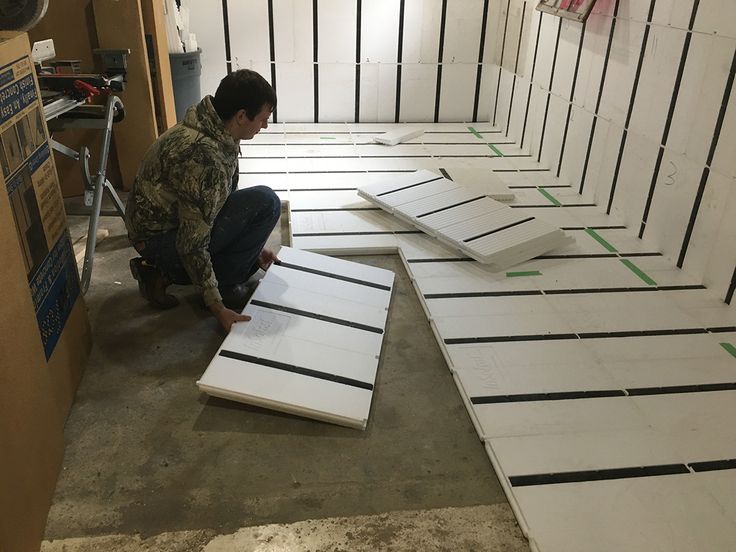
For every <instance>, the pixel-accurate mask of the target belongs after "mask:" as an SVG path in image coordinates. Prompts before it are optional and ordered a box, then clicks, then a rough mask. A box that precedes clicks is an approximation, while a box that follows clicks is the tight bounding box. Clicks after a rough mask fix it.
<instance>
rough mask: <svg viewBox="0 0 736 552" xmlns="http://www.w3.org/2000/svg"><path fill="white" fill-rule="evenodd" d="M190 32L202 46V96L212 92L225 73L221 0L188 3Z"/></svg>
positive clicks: (202, 0)
mask: <svg viewBox="0 0 736 552" xmlns="http://www.w3.org/2000/svg"><path fill="white" fill-rule="evenodd" d="M189 9H190V12H189V14H190V21H191V23H190V24H191V28H190V29H191V32H193V33H194V34H196V35H197V42H198V43H199V47H200V48H202V57H201V58H200V60H201V62H202V76H201V78H200V88H201V91H202V96H206V95H207V94H214V93H215V90H217V85H219V84H220V80H222V78H223V77H224V76H225V75H226V74H227V65H226V63H225V34H224V31H223V28H224V27H223V22H222V2H220V1H219V0H201V1H197V2H190V3H189Z"/></svg>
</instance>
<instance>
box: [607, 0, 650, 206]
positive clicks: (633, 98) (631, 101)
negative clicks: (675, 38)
mask: <svg viewBox="0 0 736 552" xmlns="http://www.w3.org/2000/svg"><path fill="white" fill-rule="evenodd" d="M654 2H655V0H652V1H651V3H650V4H649V14H648V15H647V23H646V26H645V27H644V36H643V37H642V39H641V50H640V52H639V61H638V63H637V65H636V74H635V75H634V84H633V86H632V87H631V96H630V98H629V110H628V111H627V112H626V122H625V123H624V132H623V134H622V135H621V144H620V146H619V150H618V157H617V158H616V169H615V170H614V171H613V181H612V182H611V191H610V192H609V195H608V206H607V207H606V214H609V215H610V214H611V208H612V207H613V198H614V196H615V194H616V185H617V184H618V175H619V171H620V169H621V160H622V159H623V156H624V150H625V149H626V138H627V137H628V135H629V123H631V114H632V113H633V111H634V102H636V92H637V91H638V89H639V78H640V77H641V68H642V66H643V65H644V53H645V52H646V50H647V42H648V41H649V30H650V28H651V25H650V24H651V22H652V15H653V14H654Z"/></svg>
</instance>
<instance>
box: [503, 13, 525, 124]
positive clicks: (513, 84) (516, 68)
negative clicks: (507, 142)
mask: <svg viewBox="0 0 736 552" xmlns="http://www.w3.org/2000/svg"><path fill="white" fill-rule="evenodd" d="M525 16H526V2H524V4H523V5H522V7H521V23H519V42H518V43H517V45H516V59H515V60H514V79H513V80H512V81H511V96H510V97H509V113H508V116H507V117H506V134H507V135H508V133H509V128H510V127H511V109H512V108H513V107H514V92H515V90H516V75H517V73H518V72H519V54H520V52H521V39H522V36H523V35H524V17H525Z"/></svg>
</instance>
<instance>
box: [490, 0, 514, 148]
mask: <svg viewBox="0 0 736 552" xmlns="http://www.w3.org/2000/svg"><path fill="white" fill-rule="evenodd" d="M510 7H511V0H508V1H507V2H506V19H505V20H504V23H503V38H502V39H501V63H499V65H498V82H496V98H495V100H494V101H493V126H496V112H497V111H498V94H499V92H500V91H501V72H502V71H503V55H504V53H505V51H506V29H508V26H509V9H510ZM506 135H507V136H508V133H507V134H506Z"/></svg>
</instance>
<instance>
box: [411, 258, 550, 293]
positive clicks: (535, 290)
mask: <svg viewBox="0 0 736 552" xmlns="http://www.w3.org/2000/svg"><path fill="white" fill-rule="evenodd" d="M460 260H461V259H458V260H457V261H458V262H459V261H460ZM467 260H469V261H473V260H475V259H467ZM453 261H455V260H454V259H453ZM409 262H420V261H409ZM432 262H436V261H432ZM525 295H542V292H541V291H540V290H537V289H530V290H521V291H478V292H472V291H469V292H462V293H426V294H425V295H424V298H425V299H462V298H468V297H519V296H525Z"/></svg>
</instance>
